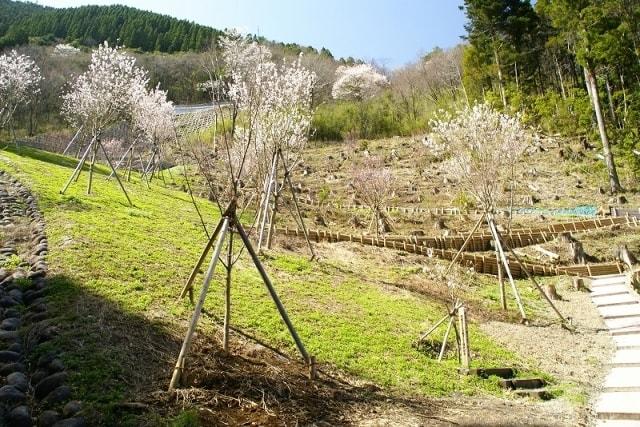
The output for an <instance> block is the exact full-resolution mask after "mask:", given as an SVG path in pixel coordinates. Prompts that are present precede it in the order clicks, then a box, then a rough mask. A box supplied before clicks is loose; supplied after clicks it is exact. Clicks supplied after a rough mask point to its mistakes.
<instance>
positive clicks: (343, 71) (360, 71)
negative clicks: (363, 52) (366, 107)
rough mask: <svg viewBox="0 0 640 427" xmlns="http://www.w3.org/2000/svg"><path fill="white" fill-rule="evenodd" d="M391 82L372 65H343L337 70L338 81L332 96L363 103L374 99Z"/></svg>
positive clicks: (334, 85)
mask: <svg viewBox="0 0 640 427" xmlns="http://www.w3.org/2000/svg"><path fill="white" fill-rule="evenodd" d="M388 84H389V81H388V80H387V78H386V77H385V76H384V75H383V74H381V73H379V72H378V71H377V70H376V69H375V68H373V66H371V65H370V64H359V65H354V66H344V65H341V66H340V67H338V69H337V70H336V81H335V83H334V84H333V89H332V91H331V96H333V98H335V99H348V100H357V101H362V100H365V99H369V98H372V97H373V96H375V95H376V94H377V93H378V92H379V91H380V90H381V89H382V88H384V87H385V86H387V85H388Z"/></svg>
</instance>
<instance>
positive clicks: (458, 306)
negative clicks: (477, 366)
mask: <svg viewBox="0 0 640 427" xmlns="http://www.w3.org/2000/svg"><path fill="white" fill-rule="evenodd" d="M465 310H466V309H465V307H464V304H463V303H462V302H460V301H459V300H456V301H455V303H454V304H453V309H452V310H451V311H450V312H449V313H447V315H446V316H444V317H442V318H441V319H440V320H438V321H437V322H436V323H435V324H434V325H433V326H431V328H429V329H428V330H427V331H426V332H425V333H424V334H422V335H421V336H420V338H419V339H418V342H417V346H420V345H421V344H422V343H423V342H424V340H426V339H427V337H429V335H431V334H433V333H434V332H435V331H436V330H437V329H438V328H439V327H440V326H441V325H443V324H444V323H445V322H447V320H448V322H447V328H446V329H445V332H444V336H443V338H442V346H441V347H440V351H439V352H438V362H441V361H442V359H443V357H444V355H445V352H446V350H447V344H448V342H449V335H450V334H451V329H454V333H455V342H456V345H457V350H458V359H459V361H460V363H461V365H462V368H463V369H469V364H470V363H471V352H470V350H469V333H468V331H467V317H466V311H465ZM456 319H457V321H458V326H457V327H456Z"/></svg>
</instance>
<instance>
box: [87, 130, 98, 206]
mask: <svg viewBox="0 0 640 427" xmlns="http://www.w3.org/2000/svg"><path fill="white" fill-rule="evenodd" d="M99 143H100V141H98V144H99ZM97 152H98V147H97V146H95V145H94V147H93V153H91V163H89V182H88V183H87V195H88V194H91V184H92V183H93V168H94V167H95V165H96V153H97Z"/></svg>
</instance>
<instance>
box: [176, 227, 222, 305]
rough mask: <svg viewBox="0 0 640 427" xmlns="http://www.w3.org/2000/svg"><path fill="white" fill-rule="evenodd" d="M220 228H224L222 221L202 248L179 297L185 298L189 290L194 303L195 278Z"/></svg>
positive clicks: (190, 298)
mask: <svg viewBox="0 0 640 427" xmlns="http://www.w3.org/2000/svg"><path fill="white" fill-rule="evenodd" d="M220 230H222V222H218V225H217V226H216V229H215V230H214V231H213V233H212V234H211V237H210V238H209V241H208V242H207V244H206V245H205V247H204V249H203V250H202V253H201V254H200V258H199V259H198V262H197V263H196V265H195V266H194V267H193V270H191V274H190V275H189V278H188V279H187V282H186V283H185V284H184V286H183V288H182V291H181V292H180V297H179V299H182V298H184V296H185V295H186V294H187V291H188V292H189V300H190V301H191V303H192V304H193V281H194V280H195V278H196V276H197V275H198V270H200V267H201V266H202V263H203V262H204V260H205V259H206V258H207V254H208V253H209V251H210V250H211V247H212V246H213V244H214V243H215V241H216V238H217V237H218V234H219V233H220Z"/></svg>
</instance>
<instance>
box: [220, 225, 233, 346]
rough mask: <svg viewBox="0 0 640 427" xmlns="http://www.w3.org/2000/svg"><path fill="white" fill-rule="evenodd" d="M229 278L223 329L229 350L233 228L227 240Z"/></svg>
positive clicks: (225, 289)
mask: <svg viewBox="0 0 640 427" xmlns="http://www.w3.org/2000/svg"><path fill="white" fill-rule="evenodd" d="M227 245H228V248H227V250H228V251H227V280H226V283H225V288H224V325H223V329H222V349H223V350H224V351H226V352H228V351H229V325H230V321H231V270H232V269H233V230H230V232H229V241H228V242H227Z"/></svg>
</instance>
